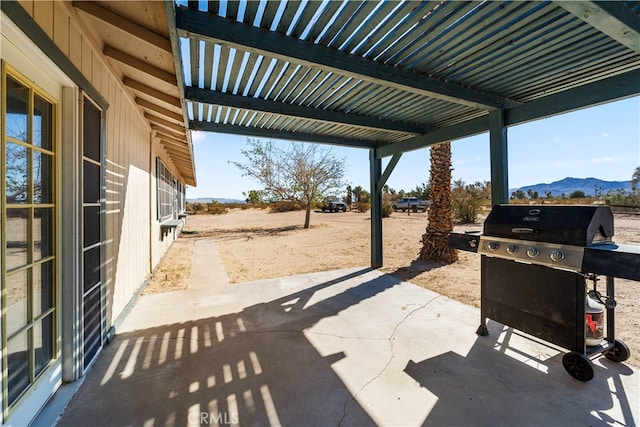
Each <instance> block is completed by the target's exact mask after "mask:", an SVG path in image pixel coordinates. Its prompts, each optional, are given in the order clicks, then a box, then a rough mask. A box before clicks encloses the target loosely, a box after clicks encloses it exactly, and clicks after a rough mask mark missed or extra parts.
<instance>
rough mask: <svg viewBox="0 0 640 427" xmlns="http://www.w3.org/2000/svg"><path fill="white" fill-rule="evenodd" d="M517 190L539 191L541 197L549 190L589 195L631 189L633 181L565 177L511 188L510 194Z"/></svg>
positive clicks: (557, 194)
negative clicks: (545, 182)
mask: <svg viewBox="0 0 640 427" xmlns="http://www.w3.org/2000/svg"><path fill="white" fill-rule="evenodd" d="M517 190H522V191H524V192H525V194H526V193H527V191H528V190H531V191H537V192H538V194H539V195H540V197H544V196H545V194H547V192H548V191H550V192H551V194H552V195H553V196H560V195H562V194H563V193H564V194H565V195H567V196H568V195H569V194H571V193H573V192H574V191H582V192H584V194H585V195H587V196H596V193H597V194H607V193H608V192H609V191H612V192H613V191H617V190H624V191H631V181H603V180H601V179H598V178H564V179H561V180H560V181H555V182H552V183H550V184H535V185H527V186H525V187H520V188H511V189H509V195H511V193H513V192H514V191H517Z"/></svg>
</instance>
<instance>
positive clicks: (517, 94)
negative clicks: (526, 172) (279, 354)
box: [170, 0, 640, 265]
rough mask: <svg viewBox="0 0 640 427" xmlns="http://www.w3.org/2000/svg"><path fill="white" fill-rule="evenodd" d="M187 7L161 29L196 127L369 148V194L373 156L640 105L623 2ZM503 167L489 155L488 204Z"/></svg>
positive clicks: (639, 77) (628, 6) (634, 29)
mask: <svg viewBox="0 0 640 427" xmlns="http://www.w3.org/2000/svg"><path fill="white" fill-rule="evenodd" d="M189 5H190V7H185V6H178V7H176V8H175V16H176V21H175V23H173V24H171V23H170V27H172V31H174V32H175V35H174V37H175V38H177V37H183V38H185V39H186V40H188V41H189V45H190V53H189V55H190V58H185V59H184V60H183V67H184V68H185V69H187V72H191V78H190V82H186V83H187V84H185V86H191V89H189V88H187V90H185V94H184V96H185V98H186V100H187V104H188V107H189V108H190V109H191V111H192V112H193V119H194V120H192V121H190V123H189V125H190V126H191V127H192V129H203V130H207V131H216V132H226V133H230V134H239V135H242V134H244V135H251V136H257V137H267V138H284V139H290V140H296V141H300V140H302V141H311V142H320V143H329V144H337V145H345V146H349V147H361V148H368V149H370V150H371V153H370V158H371V174H372V193H373V192H374V191H376V190H375V187H374V184H375V183H379V182H380V179H381V178H382V176H381V170H380V167H379V163H378V162H379V161H380V159H381V158H382V157H386V156H394V159H396V161H397V159H398V158H399V157H398V156H399V155H400V153H402V152H404V151H408V150H414V149H418V148H422V147H427V146H429V145H432V144H435V143H438V142H441V141H445V140H450V139H457V138H462V137H465V136H470V135H475V134H478V133H481V132H487V131H490V134H491V135H493V136H494V137H495V138H494V143H492V144H491V146H492V147H493V148H492V149H493V150H494V151H495V150H498V151H500V150H505V148H504V147H503V146H506V144H505V142H506V139H503V138H498V137H497V135H502V134H503V131H504V128H505V127H507V126H513V125H515V124H518V123H522V122H525V121H531V120H536V119H539V118H542V117H548V116H550V115H554V114H558V113H562V112H565V111H571V110H574V109H577V108H584V107H587V106H590V105H594V104H598V103H602V102H606V101H609V100H615V99H621V98H624V97H628V96H633V95H637V94H638V93H640V85H639V84H638V81H640V44H636V42H635V40H636V39H638V40H640V15H639V13H638V11H636V10H634V9H633V8H634V7H635V3H633V2H628V1H627V2H622V1H618V0H614V1H612V2H610V3H600V2H593V1H585V2H580V3H563V2H561V1H560V2H555V1H543V2H531V1H523V2H508V1H487V2H457V1H446V0H445V1H441V0H433V1H406V2H397V1H387V2H373V1H350V2H342V1H337V0H330V1H323V2H319V1H318V2H314V1H287V2H284V3H283V2H280V1H278V0H267V1H263V2H253V3H252V2H246V1H244V0H243V1H230V2H209V3H208V4H207V7H206V9H207V10H208V12H207V11H199V10H198V9H197V7H196V6H195V3H189ZM585 11H586V12H585ZM585 13H588V14H592V16H593V19H591V20H590V19H588V18H587V17H585ZM238 14H241V15H242V16H238ZM240 21H242V22H240ZM605 22H606V25H605ZM634 38H635V39H634ZM174 50H175V48H174ZM200 55H202V56H204V58H201V57H200ZM230 58H232V60H230ZM194 88H197V89H198V90H199V91H200V92H196V91H195V89H194ZM207 92H209V93H210V95H207ZM196 95H197V96H196ZM223 95H224V96H223ZM505 158H506V157H505V153H499V152H498V153H496V152H493V153H492V159H493V160H495V161H493V160H492V180H495V182H496V191H495V192H494V195H493V197H494V202H500V201H501V200H502V199H503V198H504V197H505V195H504V193H505V188H506V187H507V183H506V181H505V177H506V173H507V171H506V168H507V166H506V164H503V163H505V162H503V161H502V160H504V159H505ZM496 159H497V160H496ZM500 159H502V160H500ZM389 173H391V171H390V170H387V171H385V176H386V177H388V175H389ZM385 179H386V178H385ZM377 196H378V195H377V194H375V195H374V198H375V197H377ZM374 205H376V204H375V203H374ZM376 209H377V208H376ZM378 214H379V212H373V211H372V232H373V231H376V230H377V228H376V227H377V226H375V227H374V222H377V221H378V220H380V218H379V215H378ZM374 229H375V230H374ZM376 236H377V234H375V233H374V235H373V241H372V265H378V264H379V263H381V251H379V249H380V248H379V247H378V246H379V245H380V242H379V240H378V237H376ZM380 238H381V237H380Z"/></svg>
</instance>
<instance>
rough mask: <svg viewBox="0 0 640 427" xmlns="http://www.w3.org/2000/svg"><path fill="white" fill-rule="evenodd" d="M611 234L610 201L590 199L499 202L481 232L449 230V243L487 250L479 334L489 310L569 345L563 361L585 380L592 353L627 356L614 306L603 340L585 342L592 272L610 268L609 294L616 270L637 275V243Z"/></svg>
mask: <svg viewBox="0 0 640 427" xmlns="http://www.w3.org/2000/svg"><path fill="white" fill-rule="evenodd" d="M613 234H614V224H613V214H612V212H611V209H610V208H609V207H608V206H591V205H589V206H576V205H571V206H559V205H497V206H494V207H493V209H492V211H491V213H490V214H489V216H488V217H487V219H486V220H485V223H484V229H483V232H482V233H478V232H476V233H452V234H451V237H450V239H449V245H450V246H451V247H454V248H456V249H461V250H466V251H471V252H477V253H480V254H481V255H482V259H481V264H480V265H481V309H480V311H481V324H480V327H479V328H478V331H477V334H478V335H487V334H488V329H487V326H486V321H487V318H490V319H493V320H495V321H497V322H499V323H502V324H504V325H507V326H510V327H513V328H516V329H519V330H521V331H523V332H526V333H528V334H530V335H532V336H534V337H537V338H540V339H543V340H545V341H548V342H550V343H553V344H556V345H558V346H561V347H564V348H566V349H568V350H570V353H568V354H567V355H565V357H564V358H563V364H564V366H565V369H567V371H568V372H569V373H570V374H571V375H572V376H574V377H575V378H577V379H579V380H582V381H588V380H590V379H591V378H592V377H593V366H592V364H591V361H590V359H589V358H590V357H593V355H596V354H605V356H607V358H610V359H612V360H615V361H623V360H626V358H628V357H629V350H628V347H626V346H625V345H624V343H622V342H621V341H619V340H616V339H615V338H614V335H615V332H614V331H615V326H614V325H615V320H614V307H613V306H608V307H607V309H606V318H607V334H606V335H607V336H606V337H605V340H603V341H602V343H601V344H600V345H597V346H591V347H587V345H586V342H587V340H586V333H585V327H586V320H585V315H586V307H585V298H586V295H587V287H588V286H587V282H588V280H592V279H593V280H594V283H597V282H595V279H596V278H597V277H596V275H597V274H606V275H607V277H606V285H607V286H606V288H607V289H606V295H607V296H608V297H610V298H611V300H613V296H614V280H613V277H624V278H628V279H631V280H640V248H637V247H631V246H618V245H615V244H614V243H613V241H612V238H613ZM614 356H615V357H614Z"/></svg>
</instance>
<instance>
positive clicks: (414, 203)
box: [392, 197, 429, 212]
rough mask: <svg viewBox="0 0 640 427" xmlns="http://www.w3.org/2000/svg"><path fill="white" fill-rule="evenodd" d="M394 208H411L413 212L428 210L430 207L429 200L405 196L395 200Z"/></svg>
mask: <svg viewBox="0 0 640 427" xmlns="http://www.w3.org/2000/svg"><path fill="white" fill-rule="evenodd" d="M392 206H393V210H394V211H396V212H397V211H402V212H404V211H406V210H407V209H411V210H412V211H413V212H417V211H422V212H426V211H427V208H428V207H429V201H428V200H418V198H417V197H405V198H403V199H398V200H396V201H395V202H393V205H392Z"/></svg>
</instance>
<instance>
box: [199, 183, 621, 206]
mask: <svg viewBox="0 0 640 427" xmlns="http://www.w3.org/2000/svg"><path fill="white" fill-rule="evenodd" d="M517 190H522V191H524V193H525V194H526V193H527V191H528V190H531V191H537V192H538V194H539V195H540V197H544V196H545V195H546V194H547V191H550V192H551V194H552V195H553V196H554V197H555V196H560V195H562V194H563V193H564V194H565V195H566V196H568V195H569V194H571V193H573V192H574V191H582V192H584V194H585V195H587V196H595V195H596V192H597V193H601V194H607V193H608V192H609V191H616V190H624V191H631V181H603V180H601V179H598V178H570V177H569V178H564V179H561V180H560V181H555V182H552V183H550V184H544V183H542V184H535V185H527V186H524V187H520V188H510V189H509V195H511V193H513V192H514V191H517ZM214 200H215V201H216V202H218V203H246V201H245V200H239V199H225V198H222V197H199V198H197V199H187V202H189V203H211V202H212V201H214Z"/></svg>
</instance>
